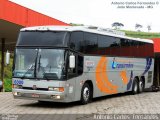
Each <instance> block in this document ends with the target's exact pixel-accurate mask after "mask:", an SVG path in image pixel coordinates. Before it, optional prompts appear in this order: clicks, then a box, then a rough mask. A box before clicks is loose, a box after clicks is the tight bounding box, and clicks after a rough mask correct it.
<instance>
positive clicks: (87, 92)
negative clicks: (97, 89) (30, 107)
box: [81, 83, 91, 104]
mask: <svg viewBox="0 0 160 120" xmlns="http://www.w3.org/2000/svg"><path fill="white" fill-rule="evenodd" d="M90 99H91V88H90V86H89V85H88V83H85V84H84V85H83V87H82V91H81V103H82V104H87V103H88V102H89V101H90Z"/></svg>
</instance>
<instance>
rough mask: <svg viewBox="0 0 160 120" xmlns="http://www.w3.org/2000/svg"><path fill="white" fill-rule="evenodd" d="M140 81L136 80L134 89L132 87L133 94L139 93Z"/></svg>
mask: <svg viewBox="0 0 160 120" xmlns="http://www.w3.org/2000/svg"><path fill="white" fill-rule="evenodd" d="M138 87H139V86H138V80H137V78H134V82H133V87H132V93H133V94H134V95H135V94H137V93H138Z"/></svg>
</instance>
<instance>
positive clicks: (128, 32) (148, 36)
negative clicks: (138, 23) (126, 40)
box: [123, 30, 160, 39]
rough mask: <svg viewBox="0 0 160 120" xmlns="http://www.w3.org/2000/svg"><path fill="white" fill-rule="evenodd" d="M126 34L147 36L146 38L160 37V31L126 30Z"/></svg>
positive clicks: (139, 36) (135, 36) (140, 36)
mask: <svg viewBox="0 0 160 120" xmlns="http://www.w3.org/2000/svg"><path fill="white" fill-rule="evenodd" d="M123 32H125V33H126V36H129V37H134V38H145V39H152V38H160V33H152V32H135V31H126V30H123Z"/></svg>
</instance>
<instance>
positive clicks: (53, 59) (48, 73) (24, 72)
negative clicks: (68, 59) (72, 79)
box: [13, 49, 65, 80]
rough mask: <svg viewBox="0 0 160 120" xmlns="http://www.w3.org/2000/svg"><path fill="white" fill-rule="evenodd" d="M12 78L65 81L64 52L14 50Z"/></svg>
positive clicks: (52, 50)
mask: <svg viewBox="0 0 160 120" xmlns="http://www.w3.org/2000/svg"><path fill="white" fill-rule="evenodd" d="M13 77H18V78H25V79H28V78H36V79H47V80H48V79H49V80H50V79H53V80H59V79H65V50H62V49H16V56H15V67H14V71H13Z"/></svg>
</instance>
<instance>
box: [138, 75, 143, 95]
mask: <svg viewBox="0 0 160 120" xmlns="http://www.w3.org/2000/svg"><path fill="white" fill-rule="evenodd" d="M143 91H144V81H143V79H142V78H141V79H140V81H139V93H141V92H143Z"/></svg>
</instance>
